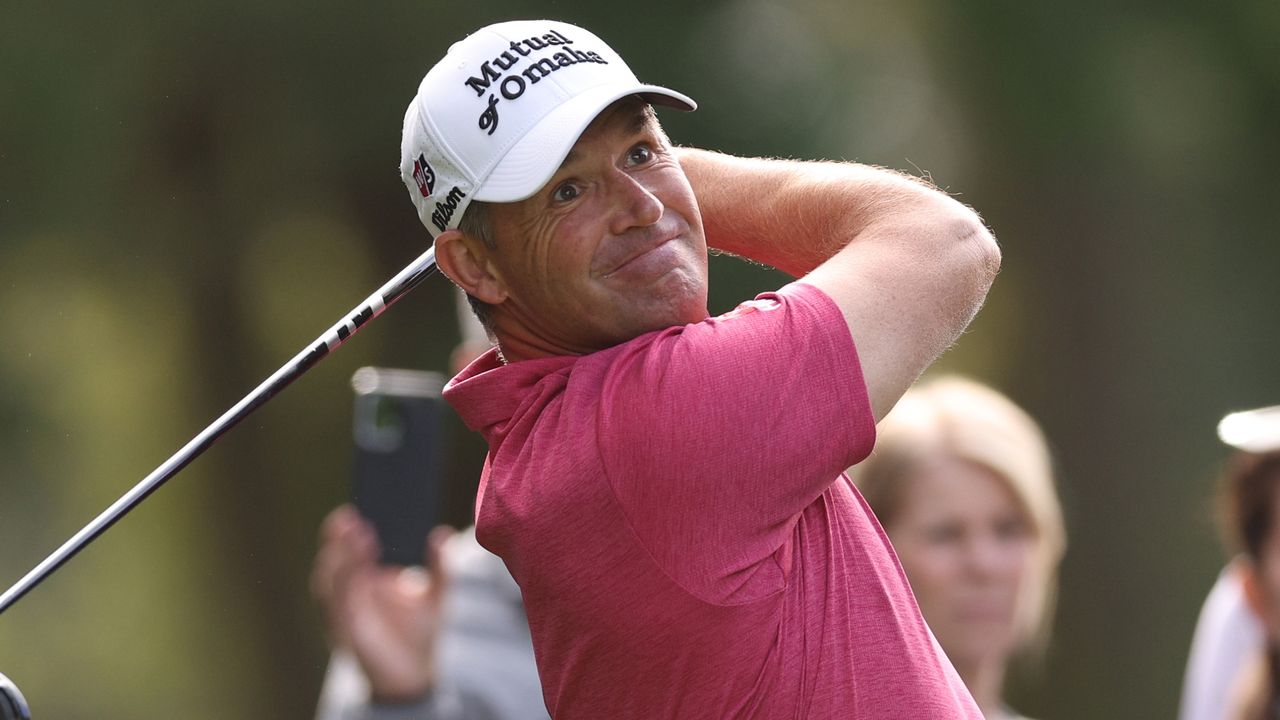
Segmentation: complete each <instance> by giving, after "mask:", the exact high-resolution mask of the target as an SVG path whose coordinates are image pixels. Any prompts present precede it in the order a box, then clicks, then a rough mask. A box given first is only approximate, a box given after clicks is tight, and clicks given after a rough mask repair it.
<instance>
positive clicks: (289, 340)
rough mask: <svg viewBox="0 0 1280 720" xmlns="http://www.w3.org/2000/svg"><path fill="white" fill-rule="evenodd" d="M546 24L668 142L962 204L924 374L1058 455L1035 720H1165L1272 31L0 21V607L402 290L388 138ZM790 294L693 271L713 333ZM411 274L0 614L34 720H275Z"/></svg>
mask: <svg viewBox="0 0 1280 720" xmlns="http://www.w3.org/2000/svg"><path fill="white" fill-rule="evenodd" d="M538 16H551V17H556V18H560V19H564V20H569V21H571V22H576V23H579V24H583V25H585V26H587V27H589V28H591V29H593V30H595V31H596V32H597V33H598V34H600V35H601V36H603V37H604V38H605V39H606V40H608V41H609V42H610V44H612V45H613V46H614V47H615V48H617V49H618V50H619V51H620V52H621V53H622V54H623V55H624V56H625V57H627V58H629V60H630V61H631V63H632V65H633V68H634V69H635V70H636V71H637V73H638V74H639V75H640V77H641V78H642V79H649V80H652V81H655V82H661V83H664V84H668V85H670V86H672V87H675V88H678V89H681V90H683V91H685V92H687V93H689V94H690V95H692V96H693V97H695V98H697V99H698V100H699V102H700V103H701V104H702V109H701V110H699V111H698V112H697V113H694V114H692V115H688V116H682V115H680V114H678V113H666V114H665V115H664V120H665V122H666V125H667V128H668V130H669V132H670V133H671V135H672V137H673V138H674V139H675V140H676V141H677V142H680V143H683V144H692V145H701V146H705V147H711V148H714V149H719V150H724V151H727V152H733V153H738V154H763V155H778V156H796V157H823V158H842V159H851V160H859V161H863V162H871V163H877V164H882V165H887V166H890V167H894V168H899V169H903V170H908V171H911V172H918V173H927V174H929V175H930V176H931V177H932V178H933V180H934V181H935V182H937V183H938V184H939V185H941V186H942V187H944V188H947V189H948V190H950V191H952V192H954V193H956V194H957V195H958V196H959V197H960V198H961V199H962V200H964V201H965V202H967V203H970V204H972V205H973V206H975V207H976V208H978V209H979V210H980V211H981V212H982V213H983V215H984V217H985V218H986V220H987V221H988V222H989V223H990V225H991V226H992V227H993V228H994V229H995V231H996V234H997V236H998V237H999V238H1000V240H1001V243H1002V245H1003V248H1004V269H1003V272H1002V274H1001V277H1000V279H999V280H998V281H997V283H996V286H995V288H994V290H993V292H992V294H991V297H990V300H989V302H988V305H987V307H986V309H985V310H984V311H983V313H982V314H981V315H980V316H979V318H978V320H977V321H976V323H975V325H974V326H973V329H972V330H971V331H970V332H969V333H968V334H967V335H965V336H964V337H963V338H962V339H961V341H960V343H959V344H958V346H957V347H956V348H955V349H954V350H953V351H952V352H950V353H949V354H948V355H947V356H946V357H945V358H944V360H943V361H942V366H943V367H944V368H945V369H949V370H953V371H958V372H964V373H967V374H970V375H973V376H976V377H978V378H981V379H983V380H986V381H988V382H990V383H992V384H993V385H995V386H997V387H999V388H1001V389H1003V390H1005V391H1006V392H1008V393H1009V394H1010V395H1011V396H1013V397H1014V398H1015V399H1016V400H1018V401H1019V402H1021V403H1022V404H1023V405H1025V406H1026V407H1027V408H1028V409H1029V410H1031V411H1032V413H1033V414H1034V415H1036V416H1037V417H1038V418H1039V419H1040V420H1041V421H1042V423H1043V424H1044V426H1045V428H1046V430H1047V433H1048V435H1049V437H1050V438H1051V440H1052V442H1053V445H1054V448H1055V452H1056V454H1057V460H1058V465H1059V468H1060V473H1061V485H1062V494H1063V496H1064V501H1065V503H1066V507H1067V514H1068V521H1069V531H1070V543H1071V544H1070V549H1069V552H1068V555H1067V558H1066V561H1065V565H1064V568H1063V581H1062V595H1061V601H1060V608H1059V612H1058V616H1057V621H1056V634H1055V636H1054V641H1053V643H1052V645H1051V647H1050V650H1049V652H1048V654H1047V656H1046V658H1045V659H1044V661H1043V662H1042V663H1041V664H1040V666H1039V668H1038V669H1035V670H1033V671H1030V672H1025V673H1022V674H1021V675H1020V676H1019V677H1018V679H1017V682H1016V687H1015V689H1014V692H1013V696H1014V699H1015V701H1016V704H1018V706H1019V707H1020V709H1022V710H1023V711H1024V712H1027V713H1029V714H1031V715H1033V716H1037V717H1042V718H1046V719H1049V720H1052V719H1055V718H1061V719H1067V718H1169V717H1172V716H1173V713H1174V710H1175V707H1176V703H1177V694H1178V691H1179V687H1180V683H1181V674H1182V667H1183V662H1184V659H1185V654H1186V647H1187V644H1188V642H1189V638H1190V632H1191V628H1192V626H1193V623H1194V619H1195V615H1196V612H1197V609H1198V607H1199V603H1200V601H1201V599H1202V598H1203V596H1204V593H1205V591H1206V590H1207V589H1208V587H1209V585H1210V584H1211V582H1212V580H1213V577H1214V575H1215V573H1216V572H1217V570H1218V568H1219V567H1220V566H1221V564H1222V561H1223V557H1224V555H1223V551H1222V550H1221V548H1220V546H1219V544H1218V543H1217V540H1216V535H1215V533H1214V530H1213V526H1212V522H1211V519H1210V505H1209V498H1210V496H1211V491H1212V482H1211V480H1212V477H1213V475H1214V473H1215V472H1216V470H1217V468H1218V467H1219V464H1220V463H1221V461H1222V459H1223V458H1224V457H1225V455H1226V453H1225V451H1224V449H1223V447H1222V446H1220V445H1219V444H1218V442H1217V440H1216V439H1215V436H1214V426H1215V424H1216V422H1217V420H1218V419H1219V418H1220V417H1221V416H1222V415H1223V414H1224V413H1225V412H1227V411H1230V410H1236V409H1242V408H1246V407H1254V406H1259V405H1265V404H1274V403H1280V372H1278V371H1277V362H1276V360H1277V358H1280V327H1278V326H1277V322H1276V315H1277V310H1278V309H1280V282H1277V280H1276V275H1277V269H1278V268H1280V243H1277V238H1276V230H1277V227H1280V181H1278V180H1277V179H1276V176H1275V173H1274V168H1275V167H1277V165H1280V133H1278V132H1277V119H1278V118H1280V47H1278V44H1280V43H1278V40H1277V39H1278V38H1280V4H1277V3H1275V2H1263V1H1261V0H1255V1H1252V2H1250V1H1247V0H1225V1H1224V2H1218V3H1205V2H1187V1H1185V0H1182V1H1177V0H1175V1H1173V2H1168V1H1166V2H1145V3H1124V4H1112V3H1101V2H1082V3H1049V2H1012V1H1009V0H1005V1H999V0H970V1H968V2H956V1H954V0H953V1H951V2H944V1H943V0H905V1H898V2H853V3H850V2H842V1H836V0H797V1H795V2H781V1H776V2H775V1H770V0H738V1H734V2H704V3H690V2H684V1H681V2H674V1H670V0H660V1H657V2H647V3H629V4H625V5H623V4H614V3H599V2H576V1H573V2H571V1H568V0H561V1H560V2H543V3H538V4H522V3H518V2H500V1H496V0H490V1H488V2H484V3H453V4H448V3H437V2H404V1H402V0H390V1H388V2H382V3H375V4H374V5H362V4H358V3H357V4H352V3H336V2H324V1H322V2H313V3H305V4H304V3H286V2H279V1H278V0H255V1H254V2H243V1H241V0H220V1H219V2H209V1H207V0H191V1H189V2H184V3H160V2H143V1H140V0H118V1H117V2H113V3H87V2H59V1H58V0H53V1H51V2H45V3H18V2H12V3H6V4H5V8H4V13H3V27H2V28H0V338H2V340H0V587H8V586H9V584H10V583H12V582H14V581H16V580H17V579H18V578H19V577H20V576H21V575H22V574H24V573H25V572H26V571H27V570H29V569H30V568H31V567H32V566H34V565H35V564H36V563H37V562H38V561H39V560H41V559H42V558H44V557H45V555H46V554H48V553H49V552H50V551H52V550H53V549H54V548H56V547H57V546H58V545H59V544H61V543H62V542H63V540H65V539H66V538H67V537H69V536H70V535H71V534H72V533H74V532H75V531H76V530H78V529H79V528H80V527H81V526H82V525H84V524H85V523H86V522H88V521H89V520H90V519H91V518H92V517H93V516H95V515H96V514H97V513H98V512H100V511H101V510H102V509H103V508H105V507H106V506H107V505H108V504H110V503H111V502H112V501H113V500H114V499H115V498H116V497H118V496H119V495H120V494H122V493H123V492H124V491H126V490H127V489H128V488H129V487H131V486H132V485H133V484H134V483H135V482H137V481H138V480H139V479H141V478H142V477H143V476H144V475H146V474H147V473H148V472H150V471H151V470H152V469H153V468H154V467H156V466H157V465H158V464H160V462H162V461H163V460H164V459H165V458H166V457H168V456H169V455H170V454H171V453H172V452H174V451H175V450H176V449H177V448H178V447H180V446H181V445H182V444H183V443H185V442H186V441H187V440H188V439H189V438H190V437H192V436H193V435H194V434H195V433H196V432H198V431H199V430H200V429H201V428H203V427H204V426H205V425H206V424H207V423H208V422H210V421H211V420H213V419H214V418H215V417H216V416H218V415H219V414H221V413H222V412H223V411H224V410H225V409H226V408H227V407H229V406H230V405H231V404H232V403H234V402H235V401H236V400H238V399H239V398H240V397H241V396H242V395H244V394H245V393H246V392H248V391H249V390H250V389H251V388H253V387H254V386H255V385H256V384H257V383H258V382H259V381H260V380H262V379H263V378H264V377H266V375H268V374H269V373H270V372H271V371H273V370H274V369H275V368H277V367H278V366H279V365H280V364H281V363H283V362H284V361H285V360H287V359H288V358H289V357H292V355H293V354H294V353H295V352H296V351H298V350H299V349H301V348H302V347H303V346H304V345H305V344H307V343H308V342H310V341H311V340H312V339H313V338H315V337H316V336H317V335H318V334H320V332H322V331H323V330H324V329H325V328H327V327H329V326H330V325H331V324H332V323H333V322H334V321H335V320H337V319H338V317H339V316H341V315H342V314H343V313H345V312H346V311H347V310H349V309H350V308H351V307H353V306H354V305H355V304H356V303H357V302H359V301H360V300H362V299H363V298H364V297H366V296H367V295H368V293H369V292H371V291H372V290H373V289H374V288H376V287H377V286H378V285H380V284H381V283H382V282H383V281H385V280H386V279H387V278H389V277H390V276H391V275H392V274H394V273H395V272H396V271H398V270H399V269H400V268H401V267H403V266H404V265H405V264H406V263H407V262H408V261H409V260H411V259H412V258H414V257H416V256H417V255H418V254H419V253H420V252H421V251H422V250H423V249H424V248H425V245H424V243H425V241H426V235H425V232H424V230H423V229H422V228H421V226H420V225H419V224H418V221H417V218H416V217H415V215H414V213H413V210H412V208H411V206H410V204H409V203H408V202H407V201H406V199H405V194H406V193H405V189H404V188H403V186H402V185H401V184H400V181H399V179H398V176H397V163H398V148H399V132H400V123H401V118H402V116H403V111H404V107H405V104H406V103H407V102H408V100H409V98H410V97H411V95H412V93H413V92H414V90H415V88H416V85H417V82H418V80H419V79H420V77H421V75H422V74H423V73H424V72H425V71H426V69H427V68H428V67H429V66H430V65H431V64H432V63H433V62H434V61H435V59H436V58H438V57H439V56H440V55H441V54H442V53H443V52H444V50H445V49H446V47H447V46H448V44H449V43H451V42H452V41H453V40H455V39H457V38H459V37H461V36H462V35H464V34H465V33H466V32H468V31H470V30H472V29H474V28H475V27H478V26H480V25H483V24H486V23H488V22H492V21H496V20H500V19H511V18H520V17H538ZM781 281H782V280H781V278H780V276H778V275H776V274H774V273H772V272H771V271H765V270H762V269H759V268H752V267H747V266H745V265H743V264H741V263H739V262H737V261H734V260H731V259H728V258H717V259H716V260H715V262H714V263H713V280H712V282H713V310H717V311H722V310H724V309H727V308H728V307H730V306H731V305H732V304H733V303H734V302H735V301H736V300H738V299H741V298H743V297H746V296H748V295H750V294H752V293H754V292H756V291H759V290H762V289H768V288H772V287H776V286H777V285H779V284H780V283H781ZM454 317H455V316H454V308H453V304H452V297H451V294H450V291H449V288H448V286H447V283H446V282H445V281H443V280H442V279H439V278H435V279H433V280H430V281H428V282H427V283H426V284H425V285H424V286H423V287H421V288H419V289H418V290H417V291H415V293H413V294H412V295H411V296H409V298H408V299H406V300H405V301H404V302H403V303H402V304H401V305H398V306H396V307H395V308H394V309H392V310H391V311H390V312H389V313H388V314H387V315H385V316H384V317H383V318H381V319H379V320H377V321H376V322H374V323H373V324H371V325H370V326H369V327H368V328H367V329H366V330H365V331H364V332H363V333H362V334H361V335H360V336H359V337H357V338H356V339H355V340H354V341H352V342H351V343H350V344H349V345H347V346H346V347H345V348H344V349H343V350H342V351H341V352H340V353H338V354H337V355H335V356H333V357H331V358H329V359H327V360H326V361H325V362H323V363H321V364H320V365H319V366H318V367H317V368H316V369H315V370H314V371H312V372H311V373H310V374H309V375H307V376H306V377H305V378H303V379H302V380H300V381H299V382H298V383H296V384H295V385H294V387H292V388H291V389H289V390H288V391H287V392H285V393H284V394H283V395H281V396H280V397H279V398H277V399H276V400H275V401H274V402H272V403H271V404H270V405H269V406H267V407H266V408H265V409H263V410H262V411H260V412H258V413H257V414H255V415H254V416H253V417H252V418H251V419H250V420H249V421H248V422H247V423H245V424H244V425H242V426H241V427H239V428H237V429H236V430H235V431H233V432H232V433H231V434H230V435H229V436H228V437H227V438H225V439H224V440H223V441H222V442H221V443H219V444H218V445H217V446H216V447H215V448H214V449H213V450H211V451H210V452H209V453H207V454H206V455H205V456H204V457H202V458H200V459H199V460H198V461H197V462H196V463H195V464H193V465H192V466H191V467H190V468H189V469H188V470H186V471H185V472H184V473H183V474H182V475H180V476H179V477H178V478H177V479H176V480H174V481H173V482H172V483H170V484H169V485H168V486H166V487H165V488H164V489H163V490H162V491H160V492H159V493H157V494H156V495H154V496H152V498H151V499H150V500H148V502H146V503H145V504H143V505H142V506H141V507H140V508H139V509H138V510H137V511H136V512H134V513H133V514H132V515H131V516H130V517H128V518H127V519H126V520H125V521H124V522H122V523H120V524H119V525H117V526H116V527H115V528H114V529H112V531H111V532H109V533H107V534H106V535H105V536H103V537H102V538H101V539H100V540H99V541H98V542H97V543H95V544H94V545H93V546H92V547H90V548H89V549H88V550H86V551H85V552H84V553H82V554H81V555H80V556H79V557H77V558H76V559H75V560H73V561H72V562H71V563H70V564H68V565H67V566H66V567H65V568H64V569H63V570H62V571H60V572H59V573H58V574H56V575H55V576H53V577H52V578H51V579H50V580H49V581H48V582H46V583H45V584H43V585H42V586H40V587H39V588H37V589H36V590H35V591H33V592H32V593H31V594H30V595H28V596H27V597H26V598H25V599H24V600H22V601H21V602H19V603H18V604H17V605H16V606H14V607H13V608H12V609H11V610H10V611H8V612H6V613H5V614H4V615H3V616H0V672H3V673H5V674H7V675H9V676H10V677H11V678H13V679H14V680H15V681H16V682H17V683H18V684H19V686H20V687H22V689H23V691H24V692H25V693H26V695H27V698H28V700H29V701H30V702H31V703H32V705H33V706H34V709H35V711H36V713H37V717H40V718H58V719H60V720H74V719H77V718H178V717H181V718H190V719H192V720H200V719H204V718H230V717H236V718H305V717H308V716H309V715H310V713H311V712H312V708H313V707H314V701H315V697H316V692H317V689H318V687H319V683H320V680H321V675H322V671H323V668H324V664H325V660H326V646H325V640H324V637H323V636H322V633H321V630H320V623H319V616H318V612H317V609H316V607H315V606H314V604H313V602H312V600H311V598H310V595H309V592H308V588H307V574H308V572H309V569H310V562H311V558H312V552H313V551H314V548H315V537H316V528H317V525H318V523H319V521H320V519H321V518H322V517H323V515H324V514H325V513H326V512H327V511H328V510H329V509H330V508H331V507H333V506H334V505H336V504H338V503H339V502H342V501H343V499H344V498H345V497H346V493H347V487H348V477H349V473H350V463H351V440H350V432H351V430H350V407H351V391H350V388H349V384H348V379H349V378H350V375H351V373H352V372H353V371H354V370H355V369H356V368H357V367H360V366H362V365H368V364H378V365H390V366H404V367H419V368H426V369H433V370H438V371H444V370H446V368H447V358H448V353H449V350H450V349H451V348H452V346H453V344H454V343H455V342H456V340H457V330H456V324H455V321H454Z"/></svg>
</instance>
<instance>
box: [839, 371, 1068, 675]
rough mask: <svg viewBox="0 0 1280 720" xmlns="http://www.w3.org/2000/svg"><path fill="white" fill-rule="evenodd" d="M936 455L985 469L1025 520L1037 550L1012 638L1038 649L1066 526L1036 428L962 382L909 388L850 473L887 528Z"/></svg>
mask: <svg viewBox="0 0 1280 720" xmlns="http://www.w3.org/2000/svg"><path fill="white" fill-rule="evenodd" d="M939 455H949V456H952V457H955V458H958V459H961V460H965V461H967V462H971V463H974V464H976V465H979V466H981V467H984V468H986V469H988V470H990V471H991V472H992V473H993V474H994V475H995V476H996V477H997V478H999V479H1000V480H1001V481H1003V482H1004V484H1005V485H1006V486H1007V487H1008V489H1009V490H1010V491H1011V492H1012V493H1013V495H1014V497H1015V498H1016V499H1017V502H1018V504H1019V505H1020V506H1021V507H1022V509H1023V511H1024V512H1025V513H1026V515H1027V518H1028V519H1029V520H1030V523H1031V526H1032V532H1033V533H1034V535H1035V537H1036V539H1037V547H1036V551H1035V555H1034V561H1033V567H1032V568H1031V571H1030V574H1029V576H1028V579H1029V582H1027V584H1026V585H1025V586H1024V590H1023V596H1022V597H1020V598H1019V599H1018V608H1017V615H1016V619H1015V622H1016V623H1017V628H1016V637H1017V638H1018V641H1019V645H1020V647H1021V648H1022V649H1025V650H1033V651H1038V650H1042V649H1043V647H1044V645H1045V643H1046V642H1047V641H1048V638H1049V628H1050V625H1051V622H1050V621H1051V618H1052V617H1053V611H1054V607H1055V605H1056V602H1057V591H1058V566H1059V564H1060V563H1061V561H1062V556H1063V554H1064V553H1065V551H1066V527H1065V523H1064V522H1063V518H1062V506H1061V504H1060V503H1059V501H1058V494H1057V490H1056V488H1055V483H1054V477H1053V469H1052V460H1051V457H1050V453H1049V447H1048V443H1047V442H1046V441H1045V438H1044V434H1043V432H1041V430H1040V426H1039V425H1037V424H1036V422H1035V420H1033V419H1032V418H1031V416H1030V415H1028V414H1027V413H1026V411H1024V410H1023V409H1022V408H1020V407H1018V406H1017V405H1016V404H1014V403H1013V401H1011V400H1009V398H1007V397H1005V396H1004V395H1002V394H1001V393H999V392H997V391H996V390H994V389H992V388H990V387H987V386H986V385H983V384H981V383H978V382H975V381H973V380H969V379H967V378H963V377H958V376H942V377H938V378H935V379H931V380H925V381H922V382H921V383H919V384H917V385H916V386H915V387H913V388H912V389H910V390H908V391H907V392H906V394H904V395H903V397H902V399H901V400H899V401H898V405H897V406H896V407H895V408H894V409H893V411H892V412H890V413H889V414H888V415H887V416H886V417H885V418H884V419H883V420H882V421H881V422H880V424H879V426H878V428H877V438H876V446H875V450H874V451H873V452H872V453H871V455H870V456H869V457H868V458H867V459H866V460H864V461H863V462H862V463H860V464H859V465H857V466H855V467H854V468H851V469H850V473H851V475H853V477H854V480H855V482H856V483H857V485H858V488H859V490H860V491H861V492H862V494H863V497H864V498H865V499H866V501H867V504H868V505H870V506H871V508H872V510H873V511H874V512H875V513H876V516H877V517H878V518H879V520H880V522H881V524H882V525H883V526H885V528H886V529H887V528H888V527H889V526H890V525H891V524H892V523H893V521H894V518H895V517H896V516H897V515H898V513H899V512H900V511H901V510H902V503H903V496H904V494H905V493H904V486H905V484H906V482H908V481H909V480H910V479H911V477H912V475H913V474H914V473H915V472H916V471H917V470H918V468H919V467H920V466H921V465H922V464H924V463H925V462H927V461H928V460H929V459H930V458H934V457H937V456H939Z"/></svg>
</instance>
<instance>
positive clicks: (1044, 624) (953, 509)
mask: <svg viewBox="0 0 1280 720" xmlns="http://www.w3.org/2000/svg"><path fill="white" fill-rule="evenodd" d="M877 432H878V437H877V441H876V447H875V450H874V451H873V452H872V453H871V456H870V457H869V458H868V459H867V460H865V461H863V462H862V464H860V465H858V466H856V467H855V468H853V469H852V470H851V471H850V474H851V475H852V476H853V478H854V481H855V482H856V483H857V485H858V487H859V489H860V490H861V491H862V493H863V496H864V497H865V498H866V500H867V503H868V504H869V505H871V508H872V509H873V510H874V511H875V513H876V515H877V517H878V518H879V519H880V522H881V524H882V525H883V526H884V529H885V531H886V532H887V533H888V535H889V538H890V540H891V541H892V543H893V546H894V549H895V550H896V551H897V553H898V558H899V560H900V561H901V563H902V566H903V569H904V570H905V571H906V574H907V578H908V579H909V580H910V582H911V587H912V590H913V591H914V593H915V596H916V601H917V602H918V603H919V605H920V610H921V612H922V613H923V614H924V617H925V620H926V621H927V622H928V623H929V627H930V628H931V629H932V630H933V633H934V635H935V636H936V637H937V639H938V642H939V644H941V645H942V648H943V650H944V651H945V652H946V654H947V656H948V657H949V658H950V659H951V662H952V663H953V664H954V665H955V667H956V670H957V671H958V672H959V673H960V677H961V678H962V679H963V680H964V682H965V684H966V685H967V686H968V688H969V691H970V692H971V693H972V694H973V697H974V699H975V700H976V701H977V702H978V706H979V707H980V708H981V709H982V712H983V714H984V715H985V716H986V717H987V718H988V720H997V719H999V720H1005V719H1013V718H1018V717H1020V716H1019V715H1018V714H1017V713H1015V712H1014V711H1012V710H1011V709H1009V707H1008V705H1007V704H1006V703H1005V702H1004V700H1003V688H1004V680H1005V675H1006V671H1007V670H1008V668H1009V666H1010V664H1011V662H1013V659H1014V657H1015V655H1017V653H1019V651H1029V652H1037V651H1039V650H1041V649H1043V647H1044V644H1045V643H1046V642H1047V640H1048V634H1049V626H1050V622H1051V619H1052V616H1053V608H1054V603H1055V599H1056V595H1057V577H1058V565H1059V562H1060V561H1061V558H1062V555H1063V552H1064V550H1065V547H1066V535H1065V530H1064V526H1063V519H1062V511H1061V507H1060V506H1059V503H1058V498H1057V494H1056V491H1055V489H1054V480H1053V475H1052V469H1051V461H1050V456H1049V451H1048V447H1047V445H1046V443H1045V440H1044V437H1043V435H1042V433H1041V431H1040V428H1039V427H1038V426H1037V425H1036V423H1035V421H1034V420H1032V419H1031V417H1029V416H1028V415H1027V414H1026V413H1025V412H1024V411H1023V410H1021V409H1020V408H1019V407H1017V406H1016V405H1014V404H1013V403H1012V402H1011V401H1009V400H1008V399H1007V398H1005V397H1004V396H1003V395H1001V394H1000V393H998V392H996V391H995V390H992V389H991V388H988V387H986V386H984V385H981V384H978V383H976V382H973V381H971V380H966V379H963V378H958V377H943V378H938V379H934V380H927V381H923V382H921V383H920V384H918V385H917V386H916V387H914V388H912V389H911V390H909V391H908V392H907V393H906V394H905V395H904V396H903V397H902V399H901V400H900V401H899V402H898V405H897V406H896V407H895V408H894V409H893V410H892V411H891V412H890V413H889V415H888V416H886V417H885V419H884V420H882V421H881V422H880V425H879V428H878V431H877Z"/></svg>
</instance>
